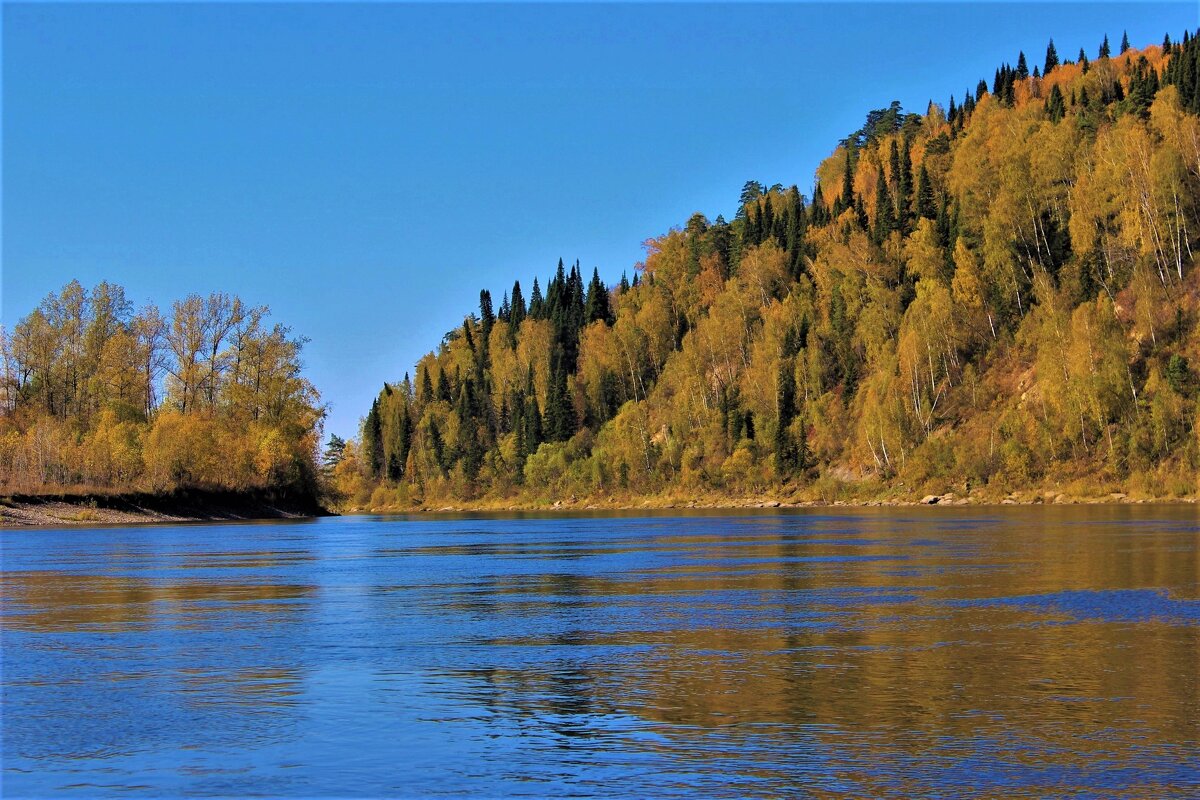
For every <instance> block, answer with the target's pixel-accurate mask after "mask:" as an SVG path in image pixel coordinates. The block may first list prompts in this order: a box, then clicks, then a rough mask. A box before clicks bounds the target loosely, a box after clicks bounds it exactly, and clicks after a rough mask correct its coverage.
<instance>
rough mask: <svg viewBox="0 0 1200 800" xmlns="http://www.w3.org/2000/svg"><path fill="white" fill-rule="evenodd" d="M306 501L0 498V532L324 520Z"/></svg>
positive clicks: (186, 495) (197, 494)
mask: <svg viewBox="0 0 1200 800" xmlns="http://www.w3.org/2000/svg"><path fill="white" fill-rule="evenodd" d="M330 514H331V512H330V511H328V510H326V509H325V508H323V507H322V506H321V504H320V502H318V500H317V499H316V498H314V497H311V496H304V495H294V494H280V493H274V492H223V491H202V490H195V489H192V490H178V491H174V492H168V493H165V494H153V493H147V492H127V493H122V494H102V493H80V494H69V493H67V494H36V495H34V494H14V495H9V496H4V497H0V527H9V528H11V527H26V526H38V527H51V526H55V527H56V526H62V525H104V524H118V525H133V524H143V523H155V522H157V523H162V522H217V521H234V520H256V519H299V518H304V517H320V516H329V515H330Z"/></svg>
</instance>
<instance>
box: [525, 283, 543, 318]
mask: <svg viewBox="0 0 1200 800" xmlns="http://www.w3.org/2000/svg"><path fill="white" fill-rule="evenodd" d="M545 316H546V302H545V300H543V299H542V290H541V289H540V288H539V287H538V279H537V278H534V279H533V291H532V292H530V293H529V317H530V318H531V319H545Z"/></svg>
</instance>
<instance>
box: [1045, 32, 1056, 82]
mask: <svg viewBox="0 0 1200 800" xmlns="http://www.w3.org/2000/svg"><path fill="white" fill-rule="evenodd" d="M1057 66H1058V50H1056V49H1055V48H1054V40H1053V39H1051V40H1050V44H1048V45H1046V65H1045V66H1044V67H1042V74H1043V75H1049V74H1050V72H1051V70H1053V69H1054V68H1055V67H1057Z"/></svg>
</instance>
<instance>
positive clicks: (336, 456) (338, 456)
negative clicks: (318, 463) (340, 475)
mask: <svg viewBox="0 0 1200 800" xmlns="http://www.w3.org/2000/svg"><path fill="white" fill-rule="evenodd" d="M345 452H346V440H345V439H343V438H342V437H340V436H338V435H337V434H335V433H331V434H330V435H329V443H328V444H326V445H325V453H324V454H323V456H322V459H321V460H322V463H323V465H324V467H325V473H326V474H330V473H332V472H333V470H334V469H336V468H337V465H338V464H340V463H341V461H342V456H343V454H344V453H345Z"/></svg>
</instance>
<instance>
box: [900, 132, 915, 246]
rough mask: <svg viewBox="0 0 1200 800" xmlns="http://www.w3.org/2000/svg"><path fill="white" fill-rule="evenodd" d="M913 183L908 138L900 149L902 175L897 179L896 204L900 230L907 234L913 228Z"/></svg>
mask: <svg viewBox="0 0 1200 800" xmlns="http://www.w3.org/2000/svg"><path fill="white" fill-rule="evenodd" d="M912 184H913V174H912V151H911V150H910V149H909V147H908V140H907V139H905V140H904V147H903V148H901V150H900V177H899V178H898V179H897V181H896V187H897V193H896V194H897V196H896V206H897V208H898V209H899V212H898V214H897V220H898V222H899V227H900V230H901V231H902V232H903V233H905V234H908V233H909V232H911V230H912V193H913V185H912Z"/></svg>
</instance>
